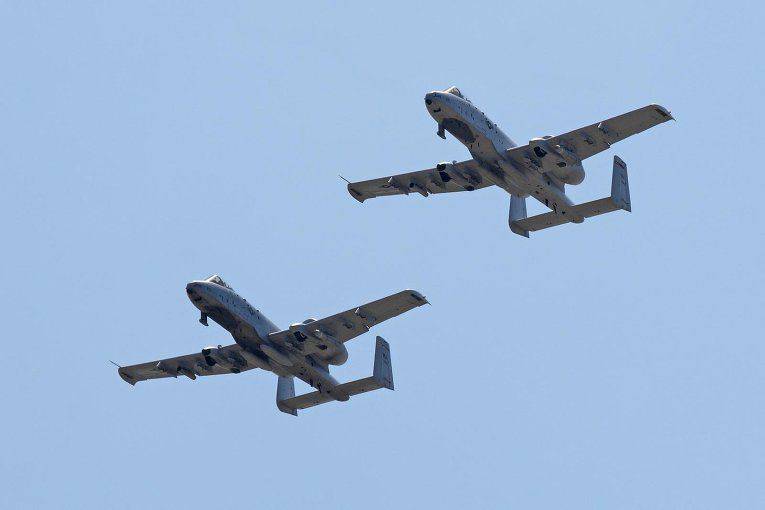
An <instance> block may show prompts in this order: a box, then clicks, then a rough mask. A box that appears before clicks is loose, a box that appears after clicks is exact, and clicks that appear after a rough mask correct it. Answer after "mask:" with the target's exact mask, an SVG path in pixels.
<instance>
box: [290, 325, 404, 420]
mask: <svg viewBox="0 0 765 510" xmlns="http://www.w3.org/2000/svg"><path fill="white" fill-rule="evenodd" d="M290 379H291V378H290ZM280 381H281V378H280ZM380 388H387V389H389V390H392V389H393V368H392V365H391V361H390V346H389V345H388V342H386V341H385V340H384V339H383V338H382V337H380V336H378V337H377V343H376V344H375V364H374V370H373V371H372V376H371V377H365V378H364V379H358V380H356V381H351V382H347V383H345V384H340V385H338V386H336V387H335V390H336V391H337V392H338V393H341V394H342V393H345V394H348V395H349V396H353V395H358V394H360V393H366V392H368V391H373V390H379V389H380ZM292 395H294V389H293V393H292ZM333 400H334V398H332V396H330V395H328V394H326V393H322V392H319V391H312V392H311V393H304V394H303V395H298V396H297V397H295V396H290V397H288V398H284V399H278V400H277V402H276V404H277V406H278V407H279V410H280V411H282V412H285V413H288V414H293V415H297V410H298V409H307V408H309V407H313V406H317V405H320V404H325V403H327V402H331V401H333Z"/></svg>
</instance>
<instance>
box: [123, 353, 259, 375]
mask: <svg viewBox="0 0 765 510" xmlns="http://www.w3.org/2000/svg"><path fill="white" fill-rule="evenodd" d="M213 350H214V351H215V353H214V354H213V355H212V358H214V359H217V360H223V361H224V363H225V364H224V363H221V362H214V361H213V363H214V364H212V365H210V364H209V363H208V360H207V359H205V356H204V355H203V354H202V353H201V352H198V353H196V354H186V355H184V356H176V357H175V358H166V359H160V360H155V361H149V362H146V363H139V364H138V365H130V366H128V367H120V368H119V370H117V372H118V373H119V375H120V377H122V379H124V380H125V381H126V382H128V383H130V384H133V385H134V384H135V383H137V382H139V381H146V380H149V379H162V378H164V377H178V376H179V375H185V376H186V377H188V378H190V379H196V378H197V376H205V375H219V374H230V373H232V372H233V373H239V372H244V371H245V370H251V369H253V368H255V367H254V366H253V365H251V364H248V363H247V360H246V359H245V357H244V356H243V355H242V353H243V351H242V348H241V347H240V346H238V345H236V344H233V345H227V346H225V347H221V348H219V349H213Z"/></svg>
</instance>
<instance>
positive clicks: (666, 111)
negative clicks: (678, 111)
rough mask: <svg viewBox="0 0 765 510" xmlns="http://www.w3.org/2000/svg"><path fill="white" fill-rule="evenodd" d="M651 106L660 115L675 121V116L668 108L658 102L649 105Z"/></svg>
mask: <svg viewBox="0 0 765 510" xmlns="http://www.w3.org/2000/svg"><path fill="white" fill-rule="evenodd" d="M651 107H652V108H653V109H654V110H656V111H657V112H659V115H661V116H662V117H665V118H666V119H667V120H674V121H677V119H675V117H674V116H673V115H672V112H671V111H669V109H667V108H665V107H664V106H662V105H660V104H658V103H654V104H652V105H651Z"/></svg>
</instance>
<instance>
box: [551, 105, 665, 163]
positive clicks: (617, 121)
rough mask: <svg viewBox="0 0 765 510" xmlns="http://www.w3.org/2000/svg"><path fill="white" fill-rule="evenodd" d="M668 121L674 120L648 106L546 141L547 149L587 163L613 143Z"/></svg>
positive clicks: (661, 107) (662, 109)
mask: <svg viewBox="0 0 765 510" xmlns="http://www.w3.org/2000/svg"><path fill="white" fill-rule="evenodd" d="M668 120H674V117H672V114H671V113H670V112H669V110H667V109H666V108H664V107H663V106H661V105H658V104H650V105H648V106H643V107H642V108H638V109H637V110H632V111H631V112H627V113H623V114H621V115H617V116H616V117H611V118H610V119H605V120H602V121H600V122H596V123H594V124H590V125H589V126H584V127H581V128H579V129H575V130H573V131H569V132H568V133H563V134H562V135H558V136H553V137H552V138H549V139H547V140H546V141H547V143H548V144H550V145H551V146H555V145H560V146H562V147H565V148H567V149H568V150H570V151H572V152H574V153H575V154H576V155H577V156H578V157H579V158H580V159H587V158H589V157H590V156H594V155H595V154H598V153H599V152H603V151H604V150H607V149H609V148H610V147H611V145H613V144H615V143H616V142H619V141H621V140H624V139H625V138H627V137H630V136H632V135H635V134H638V133H640V132H643V131H645V130H646V129H649V128H652V127H654V126H657V125H659V124H661V123H663V122H667V121H668Z"/></svg>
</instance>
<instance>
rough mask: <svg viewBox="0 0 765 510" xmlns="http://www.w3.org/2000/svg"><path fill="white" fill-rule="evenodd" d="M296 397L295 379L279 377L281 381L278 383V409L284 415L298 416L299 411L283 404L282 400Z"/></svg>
mask: <svg viewBox="0 0 765 510" xmlns="http://www.w3.org/2000/svg"><path fill="white" fill-rule="evenodd" d="M294 396H295V378H294V377H293V376H291V375H290V376H287V377H285V376H281V375H280V376H279V380H278V382H277V383H276V407H278V408H279V410H280V411H281V412H283V413H287V414H291V415H292V416H297V409H294V408H292V407H288V406H286V405H284V404H283V403H282V400H287V399H289V398H292V397H294Z"/></svg>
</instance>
